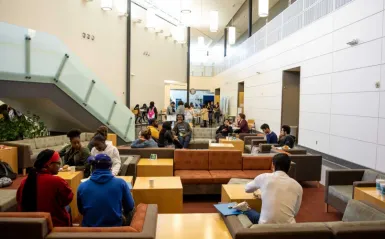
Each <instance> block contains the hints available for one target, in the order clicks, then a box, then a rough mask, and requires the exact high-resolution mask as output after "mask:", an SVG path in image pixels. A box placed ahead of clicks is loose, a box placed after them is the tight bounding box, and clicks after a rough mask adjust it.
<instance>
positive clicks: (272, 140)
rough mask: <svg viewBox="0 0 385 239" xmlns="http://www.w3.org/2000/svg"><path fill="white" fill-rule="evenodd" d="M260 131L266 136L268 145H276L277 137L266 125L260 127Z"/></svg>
mask: <svg viewBox="0 0 385 239" xmlns="http://www.w3.org/2000/svg"><path fill="white" fill-rule="evenodd" d="M261 130H262V131H263V133H265V135H266V142H267V143H268V144H277V143H278V137H277V135H276V134H275V133H274V132H273V131H271V130H270V127H269V125H268V124H263V125H261Z"/></svg>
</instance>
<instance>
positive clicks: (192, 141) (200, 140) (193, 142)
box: [190, 138, 213, 144]
mask: <svg viewBox="0 0 385 239" xmlns="http://www.w3.org/2000/svg"><path fill="white" fill-rule="evenodd" d="M211 140H213V139H203V138H197V139H193V140H191V141H190V144H209V143H210V142H211Z"/></svg>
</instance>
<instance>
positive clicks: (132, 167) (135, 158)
mask: <svg viewBox="0 0 385 239" xmlns="http://www.w3.org/2000/svg"><path fill="white" fill-rule="evenodd" d="M120 157H121V158H127V159H126V160H125V161H127V160H130V162H129V163H128V165H127V164H125V163H126V162H125V161H124V162H123V160H122V169H121V171H120V174H119V175H120V176H133V180H134V182H135V179H136V167H137V165H138V163H139V160H140V158H141V157H140V155H120ZM129 158H130V159H129Z"/></svg>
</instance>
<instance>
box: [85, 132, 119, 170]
mask: <svg viewBox="0 0 385 239" xmlns="http://www.w3.org/2000/svg"><path fill="white" fill-rule="evenodd" d="M93 140H94V147H93V148H92V150H91V155H92V156H96V155H98V154H107V155H108V156H110V158H111V160H112V168H111V171H112V174H113V175H114V176H116V175H118V174H119V171H120V166H121V164H122V161H121V160H120V155H119V151H118V149H117V148H116V147H115V146H113V145H112V144H106V138H105V137H104V136H102V135H96V136H95V137H94V139H93Z"/></svg>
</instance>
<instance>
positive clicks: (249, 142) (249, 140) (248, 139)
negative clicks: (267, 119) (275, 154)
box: [244, 136, 264, 145]
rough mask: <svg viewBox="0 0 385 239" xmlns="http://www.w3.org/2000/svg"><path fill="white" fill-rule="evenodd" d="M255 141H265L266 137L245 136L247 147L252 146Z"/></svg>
mask: <svg viewBox="0 0 385 239" xmlns="http://www.w3.org/2000/svg"><path fill="white" fill-rule="evenodd" d="M255 139H260V140H264V137H263V136H245V138H244V141H245V145H249V144H251V141H252V140H255Z"/></svg>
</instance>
